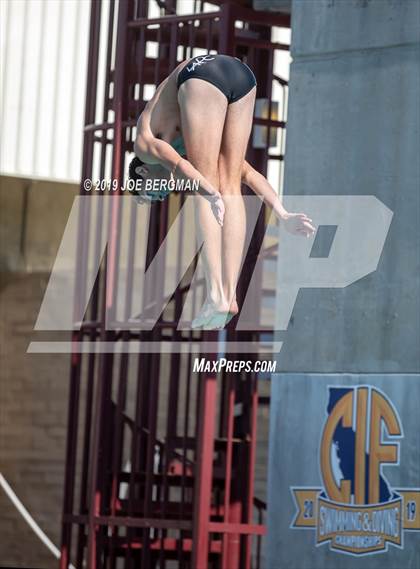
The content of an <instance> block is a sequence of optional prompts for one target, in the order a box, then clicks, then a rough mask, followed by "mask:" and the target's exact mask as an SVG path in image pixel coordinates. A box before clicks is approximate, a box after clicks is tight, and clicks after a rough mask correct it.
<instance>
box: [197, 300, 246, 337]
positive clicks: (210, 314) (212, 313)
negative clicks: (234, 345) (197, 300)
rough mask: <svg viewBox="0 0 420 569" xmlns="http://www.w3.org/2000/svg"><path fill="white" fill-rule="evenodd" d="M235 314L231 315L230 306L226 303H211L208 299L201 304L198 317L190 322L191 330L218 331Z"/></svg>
mask: <svg viewBox="0 0 420 569" xmlns="http://www.w3.org/2000/svg"><path fill="white" fill-rule="evenodd" d="M235 314H236V312H235V313H231V306H229V304H228V303H227V302H226V301H224V300H223V301H221V302H217V303H216V302H213V301H211V300H209V299H207V300H206V302H205V303H204V304H203V307H202V308H201V310H200V312H199V313H198V315H197V316H196V317H195V318H194V320H193V321H192V322H191V328H193V329H196V328H203V329H204V330H218V329H221V328H224V326H225V325H226V321H227V320H231V318H233V316H234V315H235Z"/></svg>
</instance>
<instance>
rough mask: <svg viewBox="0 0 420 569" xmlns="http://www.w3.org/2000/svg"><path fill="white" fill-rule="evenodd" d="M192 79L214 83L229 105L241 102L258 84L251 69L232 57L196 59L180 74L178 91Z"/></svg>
mask: <svg viewBox="0 0 420 569" xmlns="http://www.w3.org/2000/svg"><path fill="white" fill-rule="evenodd" d="M192 78H195V79H202V80H203V81H208V82H209V83H212V85H214V86H215V87H217V88H218V89H220V91H221V92H222V93H223V94H224V95H226V97H227V100H228V102H229V103H234V102H235V101H239V99H241V98H242V97H244V96H245V95H246V94H247V93H249V91H251V89H252V88H253V87H255V85H256V84H257V81H256V79H255V75H254V74H253V73H252V71H251V69H250V68H249V67H248V66H247V65H246V64H245V63H242V61H241V60H240V59H237V58H236V57H231V56H230V55H199V56H197V57H194V58H193V59H191V61H189V62H188V63H187V65H185V66H184V67H183V68H182V69H181V71H180V72H179V73H178V78H177V87H178V89H179V87H180V85H182V83H184V82H185V81H187V80H188V79H192Z"/></svg>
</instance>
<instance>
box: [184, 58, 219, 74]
mask: <svg viewBox="0 0 420 569" xmlns="http://www.w3.org/2000/svg"><path fill="white" fill-rule="evenodd" d="M213 59H216V58H215V57H212V56H211V55H199V56H197V57H196V58H195V60H194V61H193V62H192V64H191V65H190V66H187V71H189V72H190V73H191V71H194V69H195V68H196V67H199V66H200V65H204V63H207V62H208V61H213Z"/></svg>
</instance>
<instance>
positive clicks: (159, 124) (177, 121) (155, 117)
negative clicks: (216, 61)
mask: <svg viewBox="0 0 420 569" xmlns="http://www.w3.org/2000/svg"><path fill="white" fill-rule="evenodd" d="M189 61H190V60H186V61H183V62H181V63H180V64H179V65H178V66H177V67H176V68H175V69H174V70H173V71H172V72H171V73H170V74H169V75H168V77H167V78H166V79H164V81H162V83H160V85H159V86H158V87H157V89H156V91H155V93H154V95H153V97H152V98H151V99H150V101H148V102H147V104H146V106H145V108H144V110H143V112H142V113H141V115H140V117H139V120H138V123H137V130H138V131H139V130H140V129H141V130H143V129H146V130H149V129H150V131H151V134H153V136H155V137H156V138H160V139H161V140H164V141H165V142H169V143H170V142H171V140H173V139H174V138H175V137H176V136H177V135H178V134H179V132H180V130H181V117H180V112H179V105H178V89H177V84H176V82H177V77H178V73H179V72H180V71H181V69H182V68H183V67H184V66H185V65H187V64H188V62H189Z"/></svg>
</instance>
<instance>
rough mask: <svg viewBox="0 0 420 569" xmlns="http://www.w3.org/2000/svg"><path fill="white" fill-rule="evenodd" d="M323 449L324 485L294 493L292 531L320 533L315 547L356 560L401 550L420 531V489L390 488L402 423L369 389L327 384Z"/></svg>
mask: <svg viewBox="0 0 420 569" xmlns="http://www.w3.org/2000/svg"><path fill="white" fill-rule="evenodd" d="M326 412H327V418H326V421H325V424H324V428H323V431H322V436H321V444H320V448H319V460H320V474H321V479H322V481H323V488H291V490H292V493H293V497H294V500H295V503H296V506H297V513H296V516H295V519H294V520H293V523H292V525H291V527H292V528H293V529H297V528H302V529H303V528H306V529H313V530H315V536H316V545H317V546H320V545H322V544H326V543H329V544H330V549H332V550H334V551H339V552H342V553H347V554H351V555H357V556H360V555H367V554H373V553H378V552H381V551H382V552H383V551H387V549H388V544H391V545H393V546H395V547H399V548H403V533H404V531H405V530H413V531H416V530H417V531H418V530H420V511H419V510H420V490H419V489H418V488H413V489H395V488H392V487H391V485H390V483H389V481H388V480H387V478H386V476H385V474H384V467H391V466H394V467H396V466H398V465H399V464H400V441H401V440H402V439H403V436H404V435H403V427H402V423H401V419H400V417H399V415H398V413H397V411H396V409H395V407H394V405H393V404H392V402H391V401H390V400H389V399H388V397H387V396H386V395H385V394H384V393H383V392H382V391H380V390H379V389H377V388H376V387H372V386H367V385H366V386H365V385H363V386H359V387H329V396H328V402H327V405H326Z"/></svg>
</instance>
